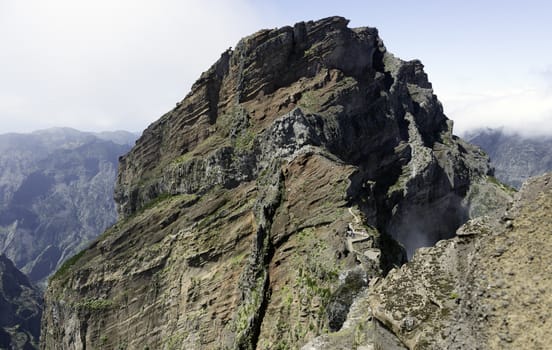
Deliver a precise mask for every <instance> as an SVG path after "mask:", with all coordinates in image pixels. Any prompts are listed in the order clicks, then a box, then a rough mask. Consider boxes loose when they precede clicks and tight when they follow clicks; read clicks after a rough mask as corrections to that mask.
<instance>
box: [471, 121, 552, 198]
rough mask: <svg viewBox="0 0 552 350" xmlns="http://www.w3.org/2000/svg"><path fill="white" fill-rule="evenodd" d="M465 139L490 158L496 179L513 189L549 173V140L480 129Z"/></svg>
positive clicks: (551, 163) (551, 165) (551, 147)
mask: <svg viewBox="0 0 552 350" xmlns="http://www.w3.org/2000/svg"><path fill="white" fill-rule="evenodd" d="M464 139H466V140H467V141H468V142H471V143H473V144H475V145H477V146H479V147H481V148H482V149H483V150H484V151H485V152H486V153H487V154H488V155H489V156H490V158H491V164H492V165H493V166H494V167H495V175H496V177H497V178H498V179H499V180H501V181H503V182H505V183H507V184H509V185H511V186H514V187H516V188H520V187H521V184H522V183H523V182H524V181H525V180H527V179H528V178H530V177H532V176H535V175H541V174H544V173H545V172H547V171H551V170H552V137H525V136H521V135H519V134H510V133H505V132H504V131H503V130H501V129H480V130H474V131H470V132H468V133H466V135H465V136H464Z"/></svg>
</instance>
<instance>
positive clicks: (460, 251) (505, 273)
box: [370, 173, 552, 349]
mask: <svg viewBox="0 0 552 350" xmlns="http://www.w3.org/2000/svg"><path fill="white" fill-rule="evenodd" d="M551 207H552V174H550V173H549V174H547V175H544V176H541V177H538V178H534V179H531V180H529V181H528V182H527V183H525V184H524V185H523V187H522V189H521V191H520V193H519V194H518V195H517V196H516V201H515V203H514V205H513V207H512V208H511V209H509V210H508V211H507V212H506V213H504V215H502V217H498V218H490V217H483V218H478V219H474V220H471V221H469V222H468V223H467V224H465V225H464V226H462V227H461V228H460V229H459V230H458V237H456V238H454V239H451V240H447V241H442V242H439V244H438V245H437V246H436V247H434V248H427V249H423V250H420V251H418V252H417V253H416V256H415V257H414V259H413V261H412V262H411V263H409V264H407V265H404V266H403V267H402V268H401V269H400V270H393V271H391V272H390V273H389V275H388V276H387V278H385V279H384V280H381V281H379V282H377V283H376V284H375V286H374V287H373V290H372V296H371V297H370V304H371V307H372V310H373V314H374V317H375V319H376V320H377V321H376V324H377V326H379V327H384V328H387V329H390V330H392V332H393V333H395V334H396V335H397V337H398V338H399V339H400V340H401V341H402V342H403V343H404V344H406V345H407V347H408V348H409V349H546V348H547V347H549V346H550V343H551V341H552V339H551V337H550V332H549V330H550V328H551V324H550V320H551V319H552V318H551V316H552V315H551V310H552V293H551V292H550V290H551V288H552V277H551V276H552V267H551V264H550V263H551V262H552V235H551V234H550V232H551V229H552V212H551V211H550V208H551ZM398 295H400V297H397V296H398Z"/></svg>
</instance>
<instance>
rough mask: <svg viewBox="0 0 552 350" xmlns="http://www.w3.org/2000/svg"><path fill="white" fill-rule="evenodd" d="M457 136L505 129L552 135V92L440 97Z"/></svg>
mask: <svg viewBox="0 0 552 350" xmlns="http://www.w3.org/2000/svg"><path fill="white" fill-rule="evenodd" d="M440 98H441V100H442V102H443V104H444V106H445V112H446V114H447V116H448V117H449V118H451V119H453V120H454V125H455V129H454V130H455V133H458V134H462V133H464V132H465V131H467V130H470V129H474V128H481V127H493V128H498V127H503V128H504V129H505V130H507V131H515V132H518V133H521V134H524V135H551V134H552V91H551V90H549V89H546V88H545V87H543V86H532V87H528V88H523V89H517V90H507V89H506V90H495V91H482V92H480V93H476V94H456V95H451V96H448V95H445V96H440Z"/></svg>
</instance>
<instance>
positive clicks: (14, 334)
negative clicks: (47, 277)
mask: <svg viewBox="0 0 552 350" xmlns="http://www.w3.org/2000/svg"><path fill="white" fill-rule="evenodd" d="M0 310H1V311H2V312H0V348H2V349H37V348H38V338H39V335H40V318H41V316H42V298H41V296H40V292H39V291H37V290H35V288H34V287H33V286H32V285H31V283H30V282H29V280H28V279H27V277H26V276H25V275H24V274H23V273H21V271H19V270H18V269H17V268H16V267H15V266H14V265H13V263H12V262H11V260H9V259H8V258H7V257H6V256H5V255H0Z"/></svg>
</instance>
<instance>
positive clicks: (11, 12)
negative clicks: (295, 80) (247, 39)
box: [0, 0, 552, 134]
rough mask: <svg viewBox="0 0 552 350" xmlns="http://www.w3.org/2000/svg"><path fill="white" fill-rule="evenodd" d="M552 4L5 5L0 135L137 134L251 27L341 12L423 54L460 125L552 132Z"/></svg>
mask: <svg viewBox="0 0 552 350" xmlns="http://www.w3.org/2000/svg"><path fill="white" fill-rule="evenodd" d="M550 14H552V5H550V4H549V3H548V2H546V1H531V0H526V1H483V0H480V1H398V0H396V1H393V2H386V1H381V0H380V1H377V2H376V1H289V0H286V1H266V0H265V1H252V0H236V1H232V2H230V1H216V0H187V1H177V0H157V1H146V0H95V1H82V0H49V1H42V0H0V77H1V79H0V133H4V132H10V131H30V130H35V129H39V128H45V127H51V126H71V127H75V128H79V129H84V130H108V129H127V130H142V129H144V128H145V127H146V126H147V125H148V124H149V123H151V122H153V121H155V120H156V119H157V118H158V117H159V116H161V115H162V114H163V113H164V112H166V111H168V110H169V109H170V108H172V107H173V106H174V104H175V102H176V101H179V100H180V99H182V97H184V96H185V95H186V93H187V92H188V90H189V88H190V86H191V84H192V83H193V81H195V79H197V78H198V77H199V75H200V74H201V72H202V71H204V70H205V69H207V68H208V67H209V66H210V65H211V64H212V63H213V62H214V61H215V60H216V59H217V58H218V57H219V55H220V53H221V52H222V51H224V50H225V49H226V48H228V47H230V46H234V45H235V44H236V42H237V41H238V40H239V38H241V37H242V36H244V35H248V34H250V33H252V32H254V31H256V30H258V29H261V28H274V27H278V26H282V25H289V24H293V23H295V22H297V21H301V20H311V19H318V18H322V17H326V16H330V15H341V16H344V17H346V18H349V19H350V20H351V23H350V26H353V27H357V26H371V27H377V28H378V29H379V32H380V35H381V37H382V38H383V40H384V43H385V45H386V46H387V48H388V50H389V51H391V52H393V53H394V54H396V55H397V56H398V57H400V58H403V59H413V58H417V59H420V60H421V61H422V62H423V63H424V65H425V67H426V72H427V73H428V75H429V78H430V80H431V81H432V82H433V86H434V91H435V93H436V94H437V96H438V97H439V99H440V100H441V102H442V103H443V105H444V108H445V113H446V114H447V115H448V116H449V117H450V118H451V119H453V120H455V125H456V127H455V130H456V131H457V132H462V131H464V130H466V129H468V128H471V127H478V126H491V127H497V126H505V127H506V128H509V129H514V130H519V131H522V132H527V133H529V132H531V133H535V132H537V133H545V134H552V45H550V39H549V37H550V36H551V34H552V21H551V20H550V19H549V18H548V17H549V16H550Z"/></svg>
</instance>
